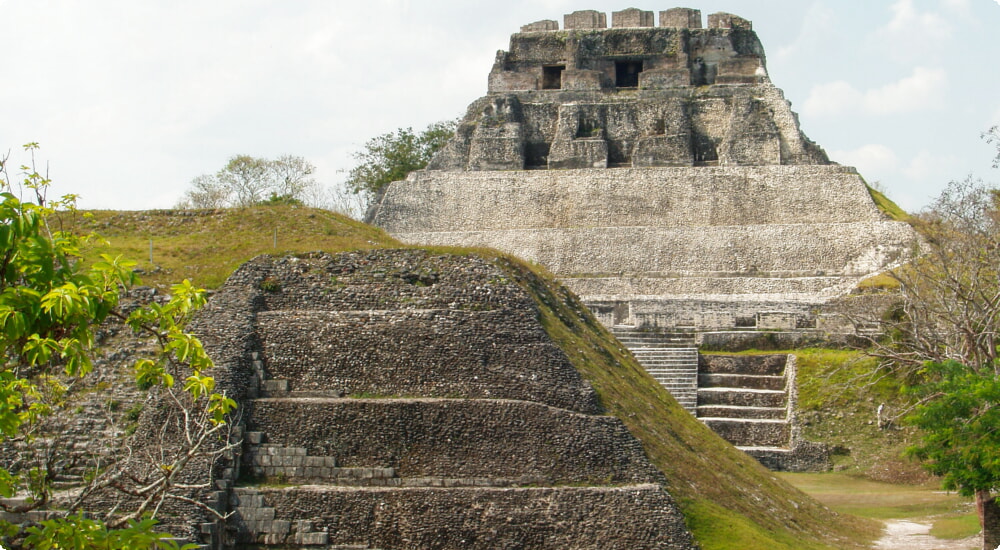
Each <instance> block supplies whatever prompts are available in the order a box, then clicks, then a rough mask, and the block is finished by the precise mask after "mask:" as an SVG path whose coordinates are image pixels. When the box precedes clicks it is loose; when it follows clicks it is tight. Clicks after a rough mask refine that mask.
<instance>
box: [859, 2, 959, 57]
mask: <svg viewBox="0 0 1000 550" xmlns="http://www.w3.org/2000/svg"><path fill="white" fill-rule="evenodd" d="M945 3H946V7H947V8H949V11H953V10H955V9H960V5H961V4H962V2H961V1H959V0H945ZM889 11H890V13H891V14H892V17H891V18H890V19H889V22H888V23H886V24H885V25H884V26H882V27H880V28H879V29H878V30H877V31H876V32H875V36H876V38H877V39H878V40H879V42H881V43H882V46H881V47H882V48H884V49H885V50H886V51H887V52H888V53H889V55H891V56H892V57H893V58H895V59H897V60H904V61H913V60H918V59H926V58H927V57H928V56H931V57H933V56H936V55H937V54H939V52H941V51H942V50H943V49H944V44H945V43H947V42H948V41H949V40H950V39H951V38H952V34H953V31H954V27H953V26H952V25H951V23H949V22H948V20H947V18H946V17H944V16H943V15H941V14H940V13H936V12H932V11H920V10H919V9H917V7H916V6H914V3H913V0H897V1H896V2H894V3H893V4H892V5H891V6H890V7H889Z"/></svg>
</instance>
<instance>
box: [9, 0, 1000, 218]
mask: <svg viewBox="0 0 1000 550" xmlns="http://www.w3.org/2000/svg"><path fill="white" fill-rule="evenodd" d="M675 5H676V4H673V5H671V4H658V3H650V2H646V1H641V2H639V1H637V2H631V3H628V4H624V3H621V2H610V1H604V0H592V1H589V2H582V1H579V0H577V1H572V2H571V1H564V0H531V1H529V0H508V1H506V2H503V3H499V2H495V1H491V2H476V1H470V0H435V1H431V0H426V1H423V0H369V1H366V2H332V1H325V0H313V1H304V0H303V1H265V0H238V1H237V0H213V1H211V2H205V1H187V0H175V1H171V2H166V1H162V2H151V1H150V2H135V1H133V0H121V1H112V0H92V1H88V2H78V1H68V0H67V1H46V0H0V14H2V15H3V17H2V19H0V51H3V52H5V56H4V68H5V69H6V70H5V71H4V73H5V77H6V78H5V79H4V83H3V85H2V86H0V150H8V149H9V150H10V151H11V156H12V158H14V159H15V160H16V161H20V160H22V159H23V155H21V154H20V145H21V144H23V143H26V142H28V141H37V142H40V143H41V145H42V151H41V158H43V159H44V160H46V161H47V162H48V169H49V174H50V176H51V177H52V178H53V179H54V180H55V182H56V183H55V186H54V191H55V192H57V193H62V192H74V193H79V194H80V195H82V199H81V201H80V205H81V207H84V208H112V209H146V208H169V207H171V206H172V205H173V204H174V203H176V201H177V199H178V198H179V197H180V196H181V194H182V193H183V191H184V190H185V188H186V187H187V185H188V183H189V182H190V180H191V179H192V178H194V177H195V176H198V175H199V174H204V173H211V172H214V171H216V170H217V169H218V168H220V167H221V166H223V165H224V164H225V162H226V160H227V159H228V158H229V157H230V156H232V155H236V154H250V155H255V156H263V157H275V156H278V155H281V154H286V153H289V154H294V155H299V156H303V157H306V158H307V159H309V160H310V161H311V162H313V163H314V164H315V165H316V166H317V168H318V173H317V174H316V175H317V177H318V179H319V180H320V181H321V182H323V183H325V184H328V185H334V184H336V183H338V182H340V181H342V180H343V178H344V174H343V171H344V170H346V169H349V168H350V167H351V166H352V159H351V153H352V152H353V151H355V150H357V149H359V148H360V147H361V146H362V144H363V143H364V142H365V141H366V140H367V139H368V138H370V137H373V136H375V135H377V134H380V133H383V132H387V131H390V130H393V129H395V128H399V127H405V126H413V127H415V128H423V127H424V126H426V125H427V124H429V123H431V122H435V121H438V120H443V119H448V118H454V117H457V116H460V115H462V114H463V113H464V112H465V108H466V106H467V105H468V104H469V103H471V102H472V101H473V100H474V99H476V98H477V97H479V96H481V95H483V94H484V93H485V91H486V77H487V74H488V72H489V70H490V67H491V65H492V63H493V58H494V56H495V53H496V50H498V49H506V47H507V44H508V38H509V35H510V34H511V33H512V32H516V31H517V30H518V28H519V27H520V25H522V24H525V23H529V22H532V21H536V20H540V19H556V20H559V21H560V22H561V21H562V15H563V14H565V13H569V12H571V11H574V10H578V9H598V10H602V11H605V12H608V13H609V14H610V12H611V11H615V10H620V9H624V8H626V7H633V6H634V7H638V8H641V9H645V10H651V11H659V10H663V9H667V8H671V7H675ZM686 5H687V6H688V7H692V8H697V9H700V10H702V14H703V16H707V15H708V14H709V13H714V12H717V11H727V12H731V13H735V14H737V15H740V16H743V17H745V18H747V19H750V20H752V21H753V24H754V30H756V31H757V33H758V36H760V39H761V41H762V42H763V44H764V47H765V50H766V52H767V65H768V71H769V73H770V76H771V79H772V81H773V82H774V83H775V85H777V86H778V87H779V88H782V89H783V90H784V92H785V96H786V98H788V99H789V100H791V102H792V109H793V110H794V111H796V112H798V113H799V118H800V121H801V124H802V128H803V130H804V131H805V133H806V134H807V135H808V136H809V137H810V138H812V139H813V140H814V141H816V142H817V143H819V144H820V145H821V146H822V147H824V148H825V149H826V151H827V152H828V153H829V154H830V156H831V158H832V159H833V160H835V161H837V162H840V163H842V164H848V165H853V166H857V167H858V169H859V171H860V172H861V173H862V175H864V176H865V178H867V179H868V180H869V181H871V182H874V181H878V182H880V184H881V185H882V186H883V187H884V188H886V189H887V191H888V193H889V195H890V197H892V198H893V199H895V200H896V201H897V202H899V203H900V205H902V206H903V207H904V208H907V209H910V210H916V209H919V208H920V207H921V206H923V205H924V204H926V203H927V202H928V201H929V200H930V199H931V198H932V197H933V196H935V195H936V194H937V193H938V192H939V191H940V189H941V188H942V187H943V186H944V185H945V184H946V183H947V182H948V181H949V180H954V179H962V178H964V177H965V176H966V175H967V174H970V173H973V174H975V175H977V176H979V177H982V178H983V179H986V180H987V181H1000V173H998V172H997V171H996V170H994V169H992V168H991V167H990V164H991V160H992V158H993V156H994V154H995V152H996V150H995V149H994V148H993V147H992V146H990V145H988V144H986V143H985V142H983V140H982V139H981V138H980V134H981V133H982V132H983V131H985V130H987V129H988V128H989V127H990V126H991V125H994V124H998V123H1000V93H998V90H1000V71H998V70H997V69H996V67H997V59H998V57H1000V56H998V55H997V54H1000V45H998V43H997V39H996V38H995V35H994V34H993V33H992V32H991V30H994V31H995V29H998V28H1000V5H998V0H885V1H871V0H869V1H861V0H849V1H843V0H842V1H833V0H829V1H812V2H810V1H791V0H755V1H753V2H749V1H746V0H732V1H730V2H715V1H713V2H694V1H690V2H688V3H687V4H686ZM609 19H610V18H609ZM991 35H993V36H991Z"/></svg>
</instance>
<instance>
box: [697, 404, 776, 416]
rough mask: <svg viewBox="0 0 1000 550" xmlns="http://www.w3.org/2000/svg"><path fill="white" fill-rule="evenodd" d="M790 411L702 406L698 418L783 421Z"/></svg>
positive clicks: (729, 406) (774, 408) (770, 408)
mask: <svg viewBox="0 0 1000 550" xmlns="http://www.w3.org/2000/svg"><path fill="white" fill-rule="evenodd" d="M787 416H788V410H787V409H785V408H783V407H739V406H732V405H701V406H699V407H698V417H699V418H702V417H715V418H745V419H758V420H783V419H786V418H787Z"/></svg>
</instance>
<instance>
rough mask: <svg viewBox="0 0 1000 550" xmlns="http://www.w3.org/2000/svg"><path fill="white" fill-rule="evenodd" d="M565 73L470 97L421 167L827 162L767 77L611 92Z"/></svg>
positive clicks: (474, 168)
mask: <svg viewBox="0 0 1000 550" xmlns="http://www.w3.org/2000/svg"><path fill="white" fill-rule="evenodd" d="M644 74H645V73H644ZM573 82H576V80H571V81H570V83H569V84H567V85H566V86H564V88H563V89H562V90H553V91H544V92H507V93H503V94H493V95H489V96H486V97H483V98H480V99H478V100H476V101H475V102H473V103H472V104H471V105H470V106H469V108H468V110H467V112H466V115H465V117H464V118H463V119H462V122H461V124H460V125H459V127H458V129H457V130H456V134H455V137H454V138H453V139H452V140H451V141H450V142H449V143H448V144H447V145H446V146H445V148H444V149H442V150H441V151H440V152H439V153H438V154H437V155H435V157H434V159H433V160H432V161H431V162H430V164H429V165H428V169H430V170H457V171H464V170H469V171H492V170H520V169H523V168H533V169H538V168H548V169H572V168H587V169H591V168H607V167H636V168H642V167H657V166H680V167H683V166H699V167H702V166H704V167H707V166H766V165H827V164H830V162H829V159H828V158H827V156H826V153H824V152H823V150H822V149H821V148H819V147H818V146H817V145H816V144H815V143H813V142H811V141H809V139H808V138H806V137H805V136H804V135H802V133H801V132H800V131H799V127H798V121H797V119H796V117H795V114H794V113H793V112H792V110H791V106H790V104H789V103H788V101H786V100H785V98H784V96H783V95H782V93H781V90H779V89H777V88H775V87H774V86H772V85H770V84H769V83H767V84H761V85H757V86H750V87H729V86H720V87H717V86H710V87H707V88H702V87H699V88H690V87H688V88H664V89H655V90H653V89H639V90H637V91H630V92H628V93H611V92H596V91H588V90H582V89H579V87H577V86H575V85H573V84H572V83H573Z"/></svg>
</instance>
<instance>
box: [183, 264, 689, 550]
mask: <svg viewBox="0 0 1000 550" xmlns="http://www.w3.org/2000/svg"><path fill="white" fill-rule="evenodd" d="M196 330H197V332H198V334H199V335H200V337H201V338H202V340H203V342H204V343H205V344H206V347H207V349H209V351H210V352H211V353H212V355H213V357H214V358H215V361H216V364H217V365H218V366H219V369H218V371H217V373H216V375H217V379H218V380H219V384H220V387H222V388H225V389H226V391H228V392H229V393H230V395H232V396H233V397H234V398H236V399H238V400H239V402H240V410H241V416H240V418H239V419H237V422H238V423H239V425H240V431H241V436H242V439H243V445H242V447H241V448H240V452H239V453H238V454H237V455H235V456H233V457H232V460H231V461H230V462H229V463H228V464H220V465H217V467H216V468H215V470H214V472H213V478H212V479H213V483H214V484H215V485H216V488H217V491H216V493H214V494H213V499H212V501H213V502H216V503H217V504H218V506H219V507H220V511H221V512H225V513H232V514H233V515H232V516H231V517H230V519H229V520H228V521H226V522H220V523H217V524H215V525H211V524H203V525H202V535H201V536H202V540H203V541H204V542H206V543H209V542H210V543H211V544H212V545H213V547H220V548H221V547H228V548H237V549H250V548H270V547H274V548H331V549H332V548H337V549H348V548H351V549H364V548H373V549H374V548H379V549H390V548H396V549H411V548H439V549H467V548H481V549H493V548H515V547H516V548H581V549H586V548H590V549H599V548H624V547H627V548H648V549H652V548H658V549H659V548H663V549H688V548H694V543H693V542H692V538H691V536H690V534H689V533H688V531H687V529H686V527H685V525H684V520H683V517H682V516H681V514H680V512H679V511H678V510H677V508H676V507H675V505H674V502H673V500H672V499H671V497H670V495H669V494H667V492H666V491H665V490H664V489H663V483H664V482H665V478H664V476H663V474H662V473H661V472H660V471H659V470H657V469H656V467H654V466H653V465H652V464H651V463H650V462H649V460H648V459H647V458H646V455H645V453H644V451H643V447H642V445H641V444H640V443H639V442H638V440H636V439H635V438H634V437H633V436H632V435H631V434H630V433H629V431H628V430H627V429H626V428H625V425H624V424H623V423H622V421H621V420H619V419H618V418H616V417H613V416H608V415H605V414H603V412H604V411H603V410H602V408H601V406H600V404H599V402H598V399H597V395H596V393H595V391H594V390H593V389H592V388H591V386H590V385H589V384H588V383H587V382H586V381H585V380H583V378H582V377H581V375H580V374H579V373H578V372H577V371H576V370H575V368H574V366H573V365H572V364H571V362H570V361H569V359H568V358H567V356H566V354H565V353H564V352H563V351H562V350H561V349H560V348H559V347H558V346H556V345H555V344H554V343H553V341H552V340H550V339H549V337H548V336H547V335H546V332H545V330H544V329H543V328H542V326H541V324H540V322H539V311H538V307H537V306H536V303H535V302H534V301H533V299H532V298H531V297H530V296H529V295H528V294H527V292H525V290H523V289H522V288H521V287H520V286H518V284H517V283H515V282H514V281H513V280H512V279H511V273H510V272H508V271H505V269H503V268H502V267H501V266H500V265H499V264H498V263H497V262H495V261H494V262H491V261H487V260H483V259H480V258H477V257H463V256H453V255H435V254H431V253H429V252H426V251H423V250H397V251H370V252H356V253H345V254H339V255H336V256H330V255H326V254H316V255H313V256H311V257H306V258H295V257H289V258H283V259H272V258H267V257H262V258H258V259H256V260H254V261H252V262H250V263H248V264H246V265H244V266H242V267H241V268H240V269H239V270H237V271H236V273H234V274H233V275H232V276H231V277H230V279H229V281H228V282H227V283H226V285H225V286H224V287H223V288H222V289H221V290H220V291H219V292H218V293H217V294H216V295H215V296H214V297H213V299H212V300H211V302H210V304H209V306H208V307H207V309H206V311H205V312H203V314H202V315H201V316H200V318H199V320H198V323H197V326H196Z"/></svg>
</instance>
